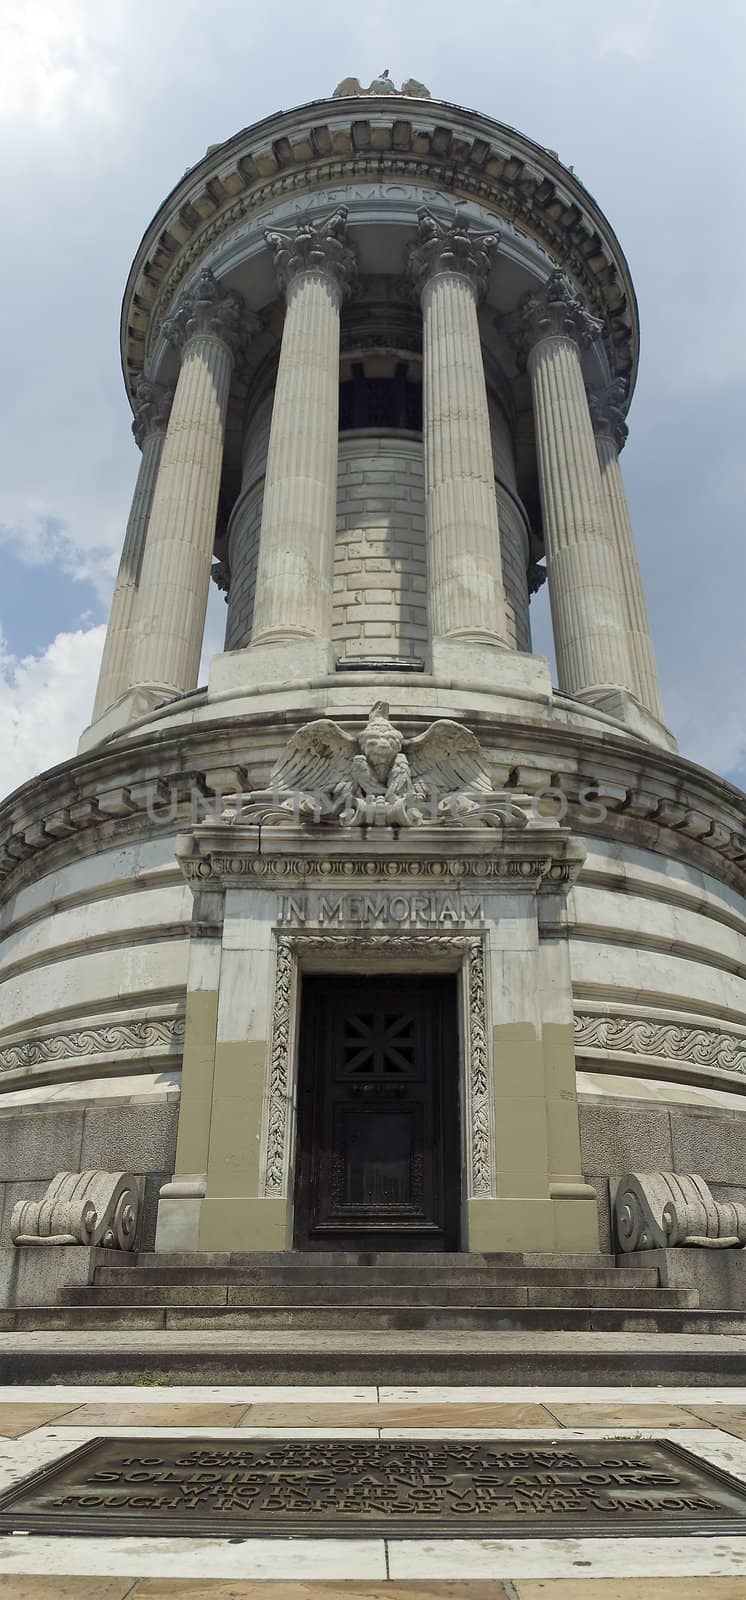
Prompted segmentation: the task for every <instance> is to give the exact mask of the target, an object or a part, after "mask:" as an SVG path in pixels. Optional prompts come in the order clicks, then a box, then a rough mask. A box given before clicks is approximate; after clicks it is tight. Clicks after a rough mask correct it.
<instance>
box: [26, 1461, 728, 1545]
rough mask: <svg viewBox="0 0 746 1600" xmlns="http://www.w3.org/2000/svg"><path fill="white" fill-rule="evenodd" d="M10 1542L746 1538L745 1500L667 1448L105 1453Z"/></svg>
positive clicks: (54, 1485)
mask: <svg viewBox="0 0 746 1600" xmlns="http://www.w3.org/2000/svg"><path fill="white" fill-rule="evenodd" d="M11 1531H13V1532H16V1533H35V1532H42V1531H44V1532H47V1533H64V1534H68V1535H69V1534H75V1533H87V1534H95V1533H101V1534H106V1535H111V1534H123V1535H125V1534H130V1535H131V1534H136V1535H138V1536H139V1537H141V1538H147V1537H148V1536H151V1535H159V1534H161V1535H170V1536H172V1537H173V1536H174V1535H177V1536H178V1535H182V1536H183V1537H185V1538H193V1537H195V1535H196V1536H211V1537H213V1538H214V1537H216V1536H222V1537H239V1538H246V1537H250V1536H251V1535H252V1534H254V1535H264V1536H266V1535H272V1534H277V1535H303V1536H306V1537H307V1536H312V1537H313V1536H317V1537H319V1536H320V1537H324V1536H326V1537H329V1536H333V1537H336V1538H338V1537H340V1536H348V1537H354V1536H359V1535H361V1534H365V1535H367V1536H371V1535H375V1534H378V1535H379V1536H380V1537H383V1536H388V1537H390V1536H395V1537H402V1536H404V1537H408V1536H409V1537H414V1538H421V1537H423V1536H426V1535H427V1536H430V1535H440V1536H443V1535H446V1536H451V1537H453V1536H456V1537H464V1536H467V1537H468V1536H476V1537H485V1536H488V1537H489V1536H491V1537H501V1536H507V1537H518V1538H520V1537H521V1536H524V1535H526V1534H534V1535H542V1534H543V1535H545V1536H546V1535H549V1536H550V1537H551V1536H552V1535H554V1536H556V1537H561V1536H568V1535H571V1536H575V1537H582V1536H588V1535H591V1536H592V1535H610V1536H612V1537H618V1536H619V1535H620V1534H646V1535H650V1534H653V1535H655V1534H659V1535H667V1536H669V1537H670V1536H671V1535H674V1534H676V1533H680V1534H723V1533H739V1534H743V1533H744V1532H745V1531H746V1484H742V1483H739V1482H738V1481H737V1480H736V1479H734V1478H731V1477H730V1476H728V1475H727V1474H726V1473H724V1472H721V1471H720V1470H719V1469H718V1468H715V1467H712V1466H710V1464H709V1463H706V1462H704V1461H701V1460H699V1459H698V1458H697V1457H696V1456H694V1455H692V1454H690V1452H688V1451H686V1450H683V1449H681V1448H680V1447H679V1446H678V1445H672V1444H669V1443H667V1442H665V1441H663V1440H657V1439H646V1440H644V1441H637V1440H627V1439H624V1440H614V1441H612V1440H608V1439H604V1440H592V1441H589V1440H583V1441H574V1442H573V1443H570V1442H567V1443H564V1442H563V1443H554V1442H552V1443H544V1442H538V1441H531V1440H530V1439H527V1440H521V1441H520V1442H513V1441H507V1440H501V1441H488V1442H484V1441H480V1442H479V1443H476V1442H473V1441H467V1440H457V1439H433V1440H426V1441H425V1440H416V1441H415V1440H376V1441H374V1440H365V1441H362V1440H339V1439H334V1440H331V1439H319V1440H299V1439H293V1440H289V1439H283V1440H281V1441H280V1440H269V1439H253V1440H248V1441H244V1440H242V1441H240V1442H236V1443H234V1442H233V1441H232V1440H230V1441H227V1440H223V1439H202V1440H200V1441H199V1443H195V1442H194V1441H193V1440H188V1439H165V1440H164V1439H162V1438H138V1439H93V1440H90V1441H89V1442H88V1443H87V1444H85V1445H83V1446H82V1447H81V1449H79V1450H77V1451H75V1452H74V1453H73V1454H72V1455H68V1456H66V1457H65V1459H64V1461H63V1462H62V1463H58V1464H56V1465H52V1466H48V1467H46V1468H44V1469H42V1471H41V1472H38V1473H36V1474H35V1475H34V1476H33V1477H31V1478H29V1479H27V1480H26V1482H25V1483H20V1484H16V1485H15V1487H14V1488H12V1489H11V1490H9V1491H8V1492H7V1493H5V1494H4V1495H3V1496H2V1497H0V1532H11Z"/></svg>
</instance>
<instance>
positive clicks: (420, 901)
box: [277, 892, 484, 929]
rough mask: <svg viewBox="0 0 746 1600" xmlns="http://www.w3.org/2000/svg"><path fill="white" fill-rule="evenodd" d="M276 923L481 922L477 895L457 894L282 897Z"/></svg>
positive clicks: (320, 925) (454, 924)
mask: <svg viewBox="0 0 746 1600" xmlns="http://www.w3.org/2000/svg"><path fill="white" fill-rule="evenodd" d="M277 921H278V923H279V924H280V926H283V927H296V928H306V927H318V928H343V927H354V928H446V929H447V928H463V927H476V926H479V925H480V924H481V923H483V922H484V903H483V901H482V898H481V896H480V895H469V894H464V895H462V894H459V893H458V892H456V893H454V894H445V893H443V894H417V893H411V894H383V893H382V894H363V893H360V894H283V895H280V900H279V907H278V913H277Z"/></svg>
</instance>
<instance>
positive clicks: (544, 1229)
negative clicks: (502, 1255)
mask: <svg viewBox="0 0 746 1600" xmlns="http://www.w3.org/2000/svg"><path fill="white" fill-rule="evenodd" d="M468 1230H469V1239H468V1244H467V1246H466V1248H467V1249H468V1250H469V1251H470V1252H472V1253H473V1254H484V1255H490V1254H493V1253H495V1252H500V1251H506V1250H507V1251H521V1252H523V1251H532V1250H540V1251H542V1252H553V1251H560V1252H562V1253H567V1252H568V1251H569V1252H576V1253H577V1254H583V1255H584V1254H586V1253H588V1254H596V1253H597V1252H598V1213H597V1207H596V1201H595V1197H594V1198H593V1199H592V1200H548V1199H547V1200H517V1199H516V1200H511V1199H501V1200H500V1199H492V1198H489V1199H488V1198H487V1197H485V1198H481V1197H476V1198H474V1199H472V1200H470V1201H469V1202H468Z"/></svg>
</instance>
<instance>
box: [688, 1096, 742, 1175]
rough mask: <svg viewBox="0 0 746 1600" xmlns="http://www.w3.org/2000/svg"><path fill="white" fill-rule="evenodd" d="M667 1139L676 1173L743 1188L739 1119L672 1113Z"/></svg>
mask: <svg viewBox="0 0 746 1600" xmlns="http://www.w3.org/2000/svg"><path fill="white" fill-rule="evenodd" d="M671 1140H672V1150H673V1158H674V1165H675V1167H676V1169H677V1170H678V1171H679V1172H701V1174H702V1176H703V1178H705V1179H707V1180H709V1179H711V1178H712V1179H714V1180H715V1181H716V1182H718V1183H731V1184H743V1185H744V1187H746V1141H745V1140H744V1129H743V1123H742V1121H741V1118H740V1117H737V1116H727V1115H726V1116H720V1117H712V1116H697V1115H696V1114H695V1115H691V1116H685V1115H682V1114H681V1113H679V1112H672V1113H671Z"/></svg>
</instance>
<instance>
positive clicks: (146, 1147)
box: [80, 1105, 178, 1173]
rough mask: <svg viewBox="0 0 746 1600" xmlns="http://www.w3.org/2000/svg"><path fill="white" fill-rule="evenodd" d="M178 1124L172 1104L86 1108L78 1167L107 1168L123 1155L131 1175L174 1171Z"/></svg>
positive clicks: (174, 1107) (175, 1110) (176, 1114)
mask: <svg viewBox="0 0 746 1600" xmlns="http://www.w3.org/2000/svg"><path fill="white" fill-rule="evenodd" d="M177 1123H178V1107H177V1106H175V1105H145V1106H111V1107H109V1106H106V1107H102V1108H101V1109H100V1110H98V1109H92V1108H89V1109H88V1110H87V1111H86V1112H85V1120H84V1124H83V1138H82V1148H81V1156H80V1164H81V1166H86V1167H104V1168H106V1169H110V1168H112V1167H113V1166H114V1165H116V1163H117V1162H120V1163H121V1161H122V1160H123V1158H124V1157H125V1156H126V1159H127V1162H128V1164H129V1168H130V1170H131V1171H132V1172H137V1173H141V1172H153V1171H154V1172H158V1173H160V1172H163V1171H165V1170H166V1169H167V1168H170V1170H171V1171H173V1157H174V1151H175V1148H176V1128H177Z"/></svg>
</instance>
